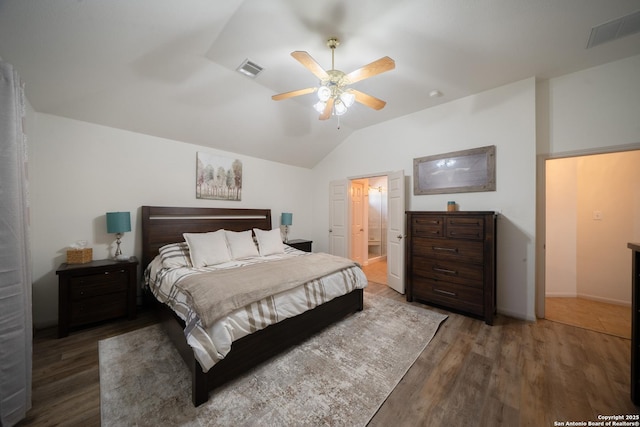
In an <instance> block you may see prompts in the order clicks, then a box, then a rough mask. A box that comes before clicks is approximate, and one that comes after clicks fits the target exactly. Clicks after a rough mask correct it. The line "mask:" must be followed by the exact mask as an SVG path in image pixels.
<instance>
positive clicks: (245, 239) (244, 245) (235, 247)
mask: <svg viewBox="0 0 640 427" xmlns="http://www.w3.org/2000/svg"><path fill="white" fill-rule="evenodd" d="M224 234H225V236H227V243H228V244H229V250H230V251H231V258H232V259H240V258H247V257H252V256H259V255H260V254H259V253H258V248H257V247H256V244H255V242H254V241H253V236H252V235H251V230H247V231H229V230H225V232H224Z"/></svg>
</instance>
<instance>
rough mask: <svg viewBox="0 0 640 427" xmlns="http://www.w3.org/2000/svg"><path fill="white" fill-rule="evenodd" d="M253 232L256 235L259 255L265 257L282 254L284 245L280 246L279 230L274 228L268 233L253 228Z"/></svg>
mask: <svg viewBox="0 0 640 427" xmlns="http://www.w3.org/2000/svg"><path fill="white" fill-rule="evenodd" d="M253 232H254V233H255V234H256V239H257V240H258V249H259V250H260V255H262V256H267V255H273V254H283V253H284V244H282V236H280V229H279V228H274V229H273V230H269V231H266V230H260V229H259V228H254V229H253Z"/></svg>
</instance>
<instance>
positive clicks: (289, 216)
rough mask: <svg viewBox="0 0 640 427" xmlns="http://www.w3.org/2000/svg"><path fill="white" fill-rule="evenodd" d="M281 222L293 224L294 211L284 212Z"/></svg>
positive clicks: (282, 223)
mask: <svg viewBox="0 0 640 427" xmlns="http://www.w3.org/2000/svg"><path fill="white" fill-rule="evenodd" d="M280 224H281V225H291V224H293V214H292V213H287V212H282V216H281V217H280Z"/></svg>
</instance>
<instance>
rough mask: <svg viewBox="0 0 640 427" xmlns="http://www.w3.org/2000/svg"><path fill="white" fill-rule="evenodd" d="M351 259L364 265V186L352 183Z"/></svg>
mask: <svg viewBox="0 0 640 427" xmlns="http://www.w3.org/2000/svg"><path fill="white" fill-rule="evenodd" d="M350 190H351V191H350V193H351V259H352V260H354V261H356V262H358V263H360V265H364V263H363V262H364V255H363V252H364V185H363V184H362V182H353V181H352V182H351V189H350Z"/></svg>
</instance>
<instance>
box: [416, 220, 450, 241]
mask: <svg viewBox="0 0 640 427" xmlns="http://www.w3.org/2000/svg"><path fill="white" fill-rule="evenodd" d="M411 233H412V235H413V236H415V237H442V236H444V218H443V217H441V216H423V217H415V218H413V220H412V224H411Z"/></svg>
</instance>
